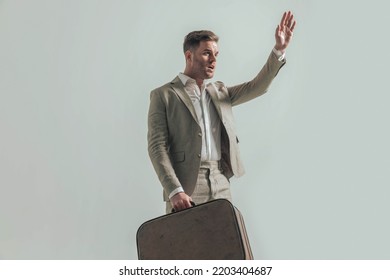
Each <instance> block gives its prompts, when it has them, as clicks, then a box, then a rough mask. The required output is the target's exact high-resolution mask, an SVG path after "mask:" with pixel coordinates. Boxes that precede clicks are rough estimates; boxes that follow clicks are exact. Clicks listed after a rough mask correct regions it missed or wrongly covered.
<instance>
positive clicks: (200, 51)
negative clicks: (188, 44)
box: [186, 41, 219, 80]
mask: <svg viewBox="0 0 390 280" xmlns="http://www.w3.org/2000/svg"><path fill="white" fill-rule="evenodd" d="M218 52H219V51H218V45H217V43H216V42H214V41H201V42H200V43H199V46H198V48H196V49H195V50H194V51H192V52H190V53H188V54H187V55H186V58H187V68H188V70H189V74H191V75H190V77H191V78H193V79H200V80H205V79H211V78H212V77H213V76H214V70H215V66H216V64H217V56H218Z"/></svg>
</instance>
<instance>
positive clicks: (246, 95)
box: [227, 52, 286, 106]
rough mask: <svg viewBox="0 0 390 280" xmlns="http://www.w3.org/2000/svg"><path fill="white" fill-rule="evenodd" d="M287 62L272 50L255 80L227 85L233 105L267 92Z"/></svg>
mask: <svg viewBox="0 0 390 280" xmlns="http://www.w3.org/2000/svg"><path fill="white" fill-rule="evenodd" d="M285 63H286V60H285V59H284V60H282V61H279V60H278V59H277V57H276V55H275V54H274V53H273V52H271V54H270V55H269V57H268V59H267V62H266V63H265V65H264V66H263V68H262V69H261V70H260V72H259V73H258V74H257V76H256V77H255V78H254V79H253V80H251V81H249V82H246V83H243V84H240V85H237V86H232V87H227V90H228V93H229V96H230V100H231V102H232V106H235V105H239V104H241V103H244V102H247V101H249V100H252V99H254V98H256V97H258V96H260V95H262V94H264V93H266V92H267V90H268V87H269V86H270V85H271V83H272V81H273V79H274V77H275V76H276V75H277V74H278V72H279V70H280V68H282V67H283V65H284V64H285Z"/></svg>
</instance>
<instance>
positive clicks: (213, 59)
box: [209, 54, 217, 62]
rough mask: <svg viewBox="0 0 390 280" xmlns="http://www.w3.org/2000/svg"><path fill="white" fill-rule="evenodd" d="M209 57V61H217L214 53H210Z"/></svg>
mask: <svg viewBox="0 0 390 280" xmlns="http://www.w3.org/2000/svg"><path fill="white" fill-rule="evenodd" d="M209 59H210V61H211V62H214V61H217V57H216V56H215V55H214V54H210V57H209Z"/></svg>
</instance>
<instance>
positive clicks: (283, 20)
mask: <svg viewBox="0 0 390 280" xmlns="http://www.w3.org/2000/svg"><path fill="white" fill-rule="evenodd" d="M286 19H287V13H286V12H284V14H283V17H282V19H281V20H280V25H281V26H283V25H285V23H286Z"/></svg>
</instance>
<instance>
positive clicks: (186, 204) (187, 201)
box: [184, 199, 192, 208]
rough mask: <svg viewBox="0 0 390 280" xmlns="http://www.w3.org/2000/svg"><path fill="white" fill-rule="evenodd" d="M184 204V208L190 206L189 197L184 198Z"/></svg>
mask: <svg viewBox="0 0 390 280" xmlns="http://www.w3.org/2000/svg"><path fill="white" fill-rule="evenodd" d="M184 205H185V208H190V207H192V205H191V202H190V199H187V200H184Z"/></svg>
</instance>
